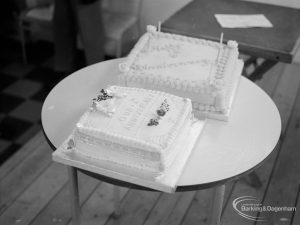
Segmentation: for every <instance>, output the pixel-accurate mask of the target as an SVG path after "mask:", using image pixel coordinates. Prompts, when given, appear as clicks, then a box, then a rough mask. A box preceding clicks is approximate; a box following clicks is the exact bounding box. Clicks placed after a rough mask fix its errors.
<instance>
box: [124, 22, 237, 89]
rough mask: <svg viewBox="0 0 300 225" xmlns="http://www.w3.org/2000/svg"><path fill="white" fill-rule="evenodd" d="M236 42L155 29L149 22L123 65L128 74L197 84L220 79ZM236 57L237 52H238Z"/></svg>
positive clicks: (235, 46)
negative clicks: (209, 39)
mask: <svg viewBox="0 0 300 225" xmlns="http://www.w3.org/2000/svg"><path fill="white" fill-rule="evenodd" d="M232 50H233V51H235V52H237V43H236V42H235V41H229V42H228V44H227V45H225V44H220V43H218V42H213V41H208V40H204V39H197V38H191V37H186V36H182V35H176V34H170V33H163V32H158V31H156V28H155V27H153V26H148V29H147V33H145V34H144V35H143V36H142V37H141V38H140V39H139V41H138V43H137V44H136V45H135V47H134V48H133V49H132V51H131V52H130V54H129V56H128V57H127V59H126V60H125V61H124V63H122V64H121V65H120V70H121V71H122V72H124V73H125V74H126V75H131V76H135V75H138V76H140V77H141V76H147V75H149V74H150V75H151V76H154V77H157V78H159V79H169V80H181V81H182V80H187V81H189V82H190V83H194V84H195V85H197V84H198V85H201V84H203V83H205V84H211V83H213V82H215V80H216V79H221V78H222V77H223V74H224V70H226V66H227V65H228V64H229V63H230V62H229V61H228V59H229V58H230V55H231V52H232ZM236 59H237V54H236Z"/></svg>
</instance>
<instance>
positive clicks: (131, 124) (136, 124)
mask: <svg viewBox="0 0 300 225" xmlns="http://www.w3.org/2000/svg"><path fill="white" fill-rule="evenodd" d="M192 120H193V116H192V105H191V101H190V99H187V98H181V97H177V96H174V95H171V94H166V93H163V92H159V91H151V90H145V89H141V88H131V87H120V86H110V87H109V88H107V89H102V90H101V93H100V94H99V96H98V97H97V98H95V99H94V100H93V104H92V106H91V107H90V108H89V109H88V110H87V111H86V112H85V113H84V114H83V115H82V117H81V118H80V120H79V122H78V123H77V124H76V128H75V131H74V133H73V137H72V139H70V141H69V145H71V147H74V149H75V151H76V152H77V153H79V154H81V155H83V156H85V157H90V158H92V159H96V160H97V162H99V165H100V166H101V167H102V168H105V169H108V170H111V171H115V172H119V173H125V174H128V175H130V176H134V177H140V178H142V179H147V180H157V179H160V178H161V177H163V176H164V174H165V173H166V171H168V169H169V168H170V167H171V166H174V163H176V161H178V158H180V157H181V156H182V154H184V152H185V149H182V148H176V146H177V145H178V144H179V143H182V142H183V141H184V140H186V139H187V138H188V136H189V135H190V133H189V132H190V130H191V126H192ZM175 166H176V165H175Z"/></svg>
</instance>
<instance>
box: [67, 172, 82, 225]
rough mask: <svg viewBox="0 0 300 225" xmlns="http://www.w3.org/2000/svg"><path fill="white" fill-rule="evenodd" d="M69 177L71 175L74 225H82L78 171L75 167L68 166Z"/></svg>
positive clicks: (71, 201) (70, 186)
mask: <svg viewBox="0 0 300 225" xmlns="http://www.w3.org/2000/svg"><path fill="white" fill-rule="evenodd" d="M68 175H69V188H70V203H71V212H72V220H73V225H80V205H79V193H78V178H77V169H76V168H75V167H72V166H68Z"/></svg>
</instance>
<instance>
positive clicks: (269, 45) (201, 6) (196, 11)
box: [161, 0, 300, 63]
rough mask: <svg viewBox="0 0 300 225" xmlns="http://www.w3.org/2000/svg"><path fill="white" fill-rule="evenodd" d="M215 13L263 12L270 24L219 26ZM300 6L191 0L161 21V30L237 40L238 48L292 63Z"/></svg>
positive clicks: (297, 41) (299, 41) (298, 43)
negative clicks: (258, 25)
mask: <svg viewBox="0 0 300 225" xmlns="http://www.w3.org/2000/svg"><path fill="white" fill-rule="evenodd" d="M214 14H242V15H245V14H264V15H265V16H266V17H267V19H268V20H270V22H271V23H272V24H273V26H274V27H272V28H222V27H221V26H220V25H219V24H218V22H217V20H216V19H215V17H214ZM299 24H300V9H293V8H288V7H282V6H275V5H267V4H261V3H254V2H247V1H241V0H210V1H207V0H194V1H192V2H190V3H188V4H187V5H186V6H185V7H183V8H182V9H180V10H179V11H178V12H176V13H175V14H174V15H172V16H171V17H170V18H169V19H167V20H166V21H165V22H164V23H163V24H162V28H161V29H162V31H165V32H170V33H177V34H183V35H187V36H192V37H198V38H205V39H210V40H214V41H219V40H220V34H221V33H222V32H223V33H224V41H227V40H236V41H237V42H238V43H239V48H240V51H241V52H243V53H245V54H249V55H251V56H255V57H262V58H265V59H269V60H275V61H281V62H286V63H291V62H292V60H293V57H294V56H295V53H296V51H297V49H298V48H299V46H300V39H299V36H300V26H299Z"/></svg>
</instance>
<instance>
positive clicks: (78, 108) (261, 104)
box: [42, 59, 281, 190]
mask: <svg viewBox="0 0 300 225" xmlns="http://www.w3.org/2000/svg"><path fill="white" fill-rule="evenodd" d="M121 61H122V59H118V60H110V61H105V62H102V63H98V64H94V65H92V66H89V67H86V68H84V69H82V70H79V71H77V72H75V73H73V74H71V75H70V76H68V77H66V78H65V79H64V80H62V81H61V82H60V83H59V84H58V85H56V86H55V87H54V88H53V89H52V91H51V92H50V93H49V95H48V96H47V98H46V100H45V102H44V104H43V108H42V125H43V129H44V132H45V135H46V137H47V138H48V140H49V141H50V143H52V145H53V146H54V147H55V148H57V147H59V146H60V145H61V144H62V143H63V141H64V140H65V139H66V138H67V137H68V136H69V135H70V133H71V132H72V130H73V129H74V128H75V124H76V122H77V121H78V120H79V118H80V116H81V115H82V114H83V112H84V111H85V110H86V109H87V108H88V107H89V106H90V104H91V102H92V99H93V98H94V97H95V96H96V95H97V94H98V93H99V90H101V89H102V88H103V87H106V86H107V85H112V84H117V75H118V74H119V71H118V64H119V63H120V62H121ZM280 131H281V120H280V115H279V112H278V110H277V108H276V106H275V104H274V103H273V101H272V100H271V99H270V98H269V96H268V95H267V94H266V93H265V92H264V91H263V90H261V89H260V88H259V87H258V86H256V85H255V84H253V83H252V82H250V81H249V80H247V79H246V78H244V77H242V79H241V81H240V85H239V87H238V90H237V96H236V98H235V101H234V104H233V107H232V112H231V115H230V118H229V122H224V121H217V120H207V122H206V125H205V128H204V130H203V131H202V134H201V136H200V139H199V141H198V144H197V147H195V149H194V151H193V153H192V155H191V156H190V158H189V160H188V162H187V164H186V167H185V169H184V171H183V174H182V176H181V178H180V179H179V182H178V188H177V190H192V189H195V188H198V189H199V188H206V187H210V186H213V185H216V184H222V183H225V182H227V181H229V180H231V179H234V178H238V177H239V176H242V175H245V174H247V173H249V172H251V171H252V170H253V169H255V168H256V167H257V166H259V165H261V163H262V162H263V161H264V160H265V159H266V158H267V157H268V156H269V155H270V154H271V152H272V151H273V149H274V147H275V145H276V143H277V141H278V139H279V135H280ZM95 176H96V175H95ZM106 181H109V178H108V179H106ZM112 182H113V181H112ZM113 183H116V182H115V181H114V182H113ZM120 183H122V184H120V185H122V186H130V185H126V182H125V184H124V182H120Z"/></svg>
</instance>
